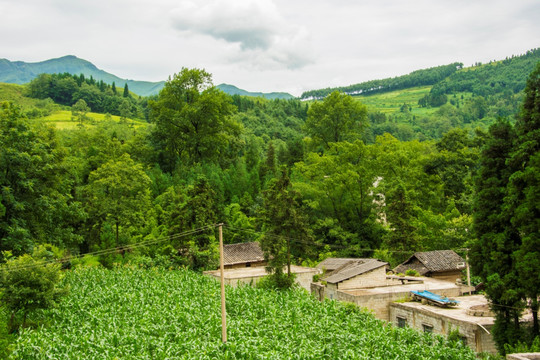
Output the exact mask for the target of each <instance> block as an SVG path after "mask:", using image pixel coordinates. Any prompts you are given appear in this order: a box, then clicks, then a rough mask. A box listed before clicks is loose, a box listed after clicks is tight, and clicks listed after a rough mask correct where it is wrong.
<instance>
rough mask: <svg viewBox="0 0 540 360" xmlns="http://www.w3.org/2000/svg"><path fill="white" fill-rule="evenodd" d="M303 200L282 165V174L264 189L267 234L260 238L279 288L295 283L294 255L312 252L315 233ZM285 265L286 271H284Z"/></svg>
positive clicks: (271, 272) (307, 255)
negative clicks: (292, 269) (302, 205)
mask: <svg viewBox="0 0 540 360" xmlns="http://www.w3.org/2000/svg"><path fill="white" fill-rule="evenodd" d="M300 202H301V200H300V194H299V193H298V192H297V191H295V190H293V189H292V185H291V182H290V179H289V176H288V174H287V170H286V169H285V168H282V169H281V174H280V176H279V177H278V178H275V179H272V181H271V182H270V185H269V187H268V189H267V190H266V191H265V192H264V203H263V210H262V214H261V218H262V222H263V231H264V235H263V237H262V238H261V240H260V243H261V249H262V250H263V252H264V258H265V260H266V261H267V263H268V265H267V267H266V271H267V272H268V273H269V274H270V275H271V277H273V279H272V280H271V281H272V282H273V283H274V284H275V285H276V286H278V287H281V286H283V287H290V285H292V283H293V282H294V278H293V276H292V274H291V272H290V265H291V262H292V257H296V258H306V257H309V256H310V252H312V251H313V250H312V248H311V246H310V245H311V244H312V243H313V235H312V233H311V230H310V228H309V226H308V222H307V217H306V215H305V214H304V213H303V212H302V209H301V208H300ZM291 240H293V242H292V241H291ZM286 265H287V274H284V267H285V266H286Z"/></svg>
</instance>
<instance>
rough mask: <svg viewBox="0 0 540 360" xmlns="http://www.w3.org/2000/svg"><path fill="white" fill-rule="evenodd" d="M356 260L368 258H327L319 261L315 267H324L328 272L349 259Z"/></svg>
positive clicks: (346, 262)
mask: <svg viewBox="0 0 540 360" xmlns="http://www.w3.org/2000/svg"><path fill="white" fill-rule="evenodd" d="M358 260H369V259H358V258H356V259H355V258H327V259H324V260H323V261H321V262H320V263H319V264H318V265H317V268H319V269H321V270H322V269H323V268H324V269H326V270H327V271H328V272H330V271H335V270H336V269H338V268H340V267H342V266H343V265H345V264H348V263H350V262H351V261H358Z"/></svg>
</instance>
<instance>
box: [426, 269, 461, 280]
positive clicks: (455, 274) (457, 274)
mask: <svg viewBox="0 0 540 360" xmlns="http://www.w3.org/2000/svg"><path fill="white" fill-rule="evenodd" d="M429 276H430V277H432V278H434V279H438V280H444V281H450V282H453V283H455V282H456V280H457V279H461V270H456V271H446V272H438V273H433V274H431V275H429Z"/></svg>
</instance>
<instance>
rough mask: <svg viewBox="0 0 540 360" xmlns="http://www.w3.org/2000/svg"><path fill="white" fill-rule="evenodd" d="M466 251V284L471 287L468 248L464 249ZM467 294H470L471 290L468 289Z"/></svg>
mask: <svg viewBox="0 0 540 360" xmlns="http://www.w3.org/2000/svg"><path fill="white" fill-rule="evenodd" d="M466 250H467V252H466V253H465V264H467V285H468V286H469V288H470V287H471V270H470V268H469V249H466ZM469 295H471V291H470V290H469Z"/></svg>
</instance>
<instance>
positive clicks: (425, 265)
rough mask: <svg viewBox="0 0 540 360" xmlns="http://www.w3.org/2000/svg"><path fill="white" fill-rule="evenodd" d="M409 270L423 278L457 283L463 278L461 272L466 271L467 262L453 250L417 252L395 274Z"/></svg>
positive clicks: (395, 270) (399, 266)
mask: <svg viewBox="0 0 540 360" xmlns="http://www.w3.org/2000/svg"><path fill="white" fill-rule="evenodd" d="M409 269H412V270H416V271H418V273H420V275H422V276H427V277H432V278H434V279H440V280H445V281H451V282H456V280H458V279H460V278H461V270H463V269H465V260H463V258H462V257H461V256H459V255H458V254H456V253H455V252H454V251H453V250H435V251H426V252H417V253H414V254H413V255H412V256H411V257H409V258H408V259H407V260H406V261H405V262H403V263H402V264H400V265H398V266H397V267H396V268H395V269H394V272H395V273H396V274H399V273H405V272H406V271H407V270H409Z"/></svg>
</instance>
